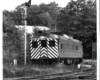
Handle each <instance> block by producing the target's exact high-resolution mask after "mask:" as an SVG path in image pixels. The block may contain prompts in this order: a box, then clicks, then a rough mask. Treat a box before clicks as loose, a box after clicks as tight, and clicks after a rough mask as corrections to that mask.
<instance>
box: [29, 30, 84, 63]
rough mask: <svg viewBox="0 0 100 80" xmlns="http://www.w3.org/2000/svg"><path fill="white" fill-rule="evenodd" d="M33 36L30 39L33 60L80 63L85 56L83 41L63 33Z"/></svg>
mask: <svg viewBox="0 0 100 80" xmlns="http://www.w3.org/2000/svg"><path fill="white" fill-rule="evenodd" d="M37 34H39V35H38V36H33V37H32V38H31V41H30V51H31V60H32V61H36V60H37V61H40V62H41V61H44V62H59V61H60V62H61V61H63V62H64V63H67V64H71V63H80V62H81V61H82V58H83V50H82V42H81V41H79V40H76V39H73V38H72V37H69V36H67V35H65V34H61V33H49V34H48V35H42V32H40V31H39V32H38V33H37Z"/></svg>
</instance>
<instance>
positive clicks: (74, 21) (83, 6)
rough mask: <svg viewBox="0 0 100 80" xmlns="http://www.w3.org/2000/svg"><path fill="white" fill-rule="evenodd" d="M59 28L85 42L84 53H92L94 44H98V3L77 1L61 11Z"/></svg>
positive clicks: (84, 0) (83, 0)
mask: <svg viewBox="0 0 100 80" xmlns="http://www.w3.org/2000/svg"><path fill="white" fill-rule="evenodd" d="M58 28H59V29H60V30H61V31H62V32H64V33H66V34H69V35H71V36H73V37H74V38H77V39H79V40H81V41H82V42H83V51H84V53H88V54H89V55H90V54H91V53H92V52H91V51H92V48H91V47H92V42H96V1H94V2H93V1H91V0H89V1H86V0H77V1H73V0H71V2H69V4H68V5H67V6H66V7H65V8H63V10H61V12H60V14H59V16H58Z"/></svg>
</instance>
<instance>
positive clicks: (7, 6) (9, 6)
mask: <svg viewBox="0 0 100 80" xmlns="http://www.w3.org/2000/svg"><path fill="white" fill-rule="evenodd" d="M27 1H29V0H2V2H3V3H1V4H2V10H8V11H11V10H14V9H15V8H16V7H17V6H18V5H21V4H22V3H24V2H27ZM54 1H55V2H56V3H57V4H58V5H59V6H60V7H65V6H66V5H67V3H68V2H69V1H70V0H31V4H32V5H34V4H37V5H39V4H41V3H45V4H48V3H50V2H54Z"/></svg>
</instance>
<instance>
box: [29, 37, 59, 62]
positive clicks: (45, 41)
mask: <svg viewBox="0 0 100 80" xmlns="http://www.w3.org/2000/svg"><path fill="white" fill-rule="evenodd" d="M30 51H31V60H38V61H47V62H48V61H50V60H51V61H52V60H53V61H54V60H57V59H58V40H57V39H56V38H49V37H45V36H41V37H39V38H33V39H32V40H31V42H30Z"/></svg>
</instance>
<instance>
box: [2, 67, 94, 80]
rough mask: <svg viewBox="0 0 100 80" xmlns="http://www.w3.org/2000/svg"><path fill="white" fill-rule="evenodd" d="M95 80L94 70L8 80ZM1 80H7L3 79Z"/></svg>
mask: <svg viewBox="0 0 100 80" xmlns="http://www.w3.org/2000/svg"><path fill="white" fill-rule="evenodd" d="M72 79H74V80H80V79H81V80H82V79H84V80H85V79H86V80H96V75H95V72H94V68H91V69H85V70H81V71H70V72H66V73H55V74H46V75H39V76H31V77H19V78H12V79H9V80H72ZM3 80H8V79H6V78H4V79H3Z"/></svg>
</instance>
